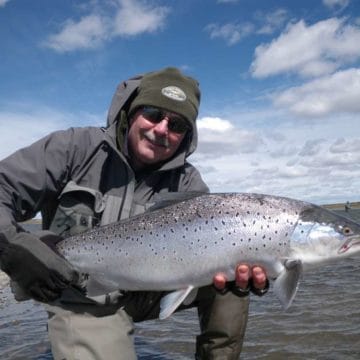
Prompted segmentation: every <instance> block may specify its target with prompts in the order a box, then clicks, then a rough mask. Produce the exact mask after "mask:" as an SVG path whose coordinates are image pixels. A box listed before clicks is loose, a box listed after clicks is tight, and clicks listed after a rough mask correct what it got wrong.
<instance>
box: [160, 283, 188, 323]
mask: <svg viewBox="0 0 360 360" xmlns="http://www.w3.org/2000/svg"><path fill="white" fill-rule="evenodd" d="M193 289H194V287H193V286H188V287H187V288H186V289H180V290H177V291H174V292H171V293H170V294H167V295H166V296H164V297H163V298H162V299H161V302H160V315H159V319H161V320H163V319H166V318H167V317H169V316H170V315H171V314H172V313H173V312H174V311H175V310H176V309H177V308H178V307H179V306H180V305H181V304H182V302H183V301H184V300H185V299H186V298H187V296H188V295H189V294H190V293H191V291H192V290H193Z"/></svg>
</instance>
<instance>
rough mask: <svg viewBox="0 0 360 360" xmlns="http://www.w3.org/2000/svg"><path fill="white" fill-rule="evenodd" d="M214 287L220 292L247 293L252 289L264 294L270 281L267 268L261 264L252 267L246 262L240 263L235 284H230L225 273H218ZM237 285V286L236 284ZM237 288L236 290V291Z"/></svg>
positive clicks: (257, 293)
mask: <svg viewBox="0 0 360 360" xmlns="http://www.w3.org/2000/svg"><path fill="white" fill-rule="evenodd" d="M213 284H214V287H215V288H216V289H217V290H218V291H220V292H227V291H228V290H232V291H233V292H234V293H237V294H239V295H240V294H242V295H243V296H244V295H247V294H248V293H249V291H250V290H251V291H252V292H254V293H255V294H256V295H260V296H261V295H264V294H265V293H266V292H267V290H268V288H269V281H268V279H267V277H266V273H265V270H264V269H263V268H262V267H260V266H256V265H255V266H253V267H252V268H250V267H249V266H248V265H246V264H239V265H238V266H237V268H236V271H235V284H233V285H232V286H229V283H228V279H227V278H226V276H225V275H224V274H221V273H219V274H216V275H215V276H214V278H213ZM234 285H235V286H234ZM234 290H235V291H234Z"/></svg>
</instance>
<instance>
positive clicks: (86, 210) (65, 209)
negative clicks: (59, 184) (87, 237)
mask: <svg viewBox="0 0 360 360" xmlns="http://www.w3.org/2000/svg"><path fill="white" fill-rule="evenodd" d="M104 207H105V201H104V197H103V195H102V194H101V193H100V192H99V191H97V190H94V189H91V188H87V187H84V186H79V185H77V184H76V183H75V182H73V181H71V182H69V183H68V184H67V185H66V186H65V188H64V190H63V191H62V193H61V194H60V196H59V206H58V208H57V210H56V212H55V216H54V219H53V221H52V223H51V225H50V229H49V230H50V231H53V232H55V233H56V234H59V235H61V236H63V237H68V236H71V235H76V234H79V233H82V232H84V231H86V230H89V229H91V228H93V227H94V226H95V225H98V224H99V222H100V218H101V213H102V212H103V210H104Z"/></svg>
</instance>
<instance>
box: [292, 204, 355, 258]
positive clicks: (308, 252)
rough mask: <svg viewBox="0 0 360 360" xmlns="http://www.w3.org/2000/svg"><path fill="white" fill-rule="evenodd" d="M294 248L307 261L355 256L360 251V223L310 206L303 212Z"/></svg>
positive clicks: (295, 235)
mask: <svg viewBox="0 0 360 360" xmlns="http://www.w3.org/2000/svg"><path fill="white" fill-rule="evenodd" d="M291 250H292V252H293V256H295V257H296V258H299V259H301V260H302V261H303V262H304V264H306V263H307V264H315V263H324V262H331V261H332V260H336V259H338V258H340V257H345V256H346V257H348V256H352V255H355V254H357V253H359V252H360V224H358V223H356V222H354V221H352V220H350V219H348V218H346V217H344V216H341V215H338V214H336V213H334V212H332V211H329V210H327V209H325V208H323V207H321V206H316V205H309V206H308V207H307V208H305V209H304V210H303V211H302V212H301V213H300V216H299V220H298V223H297V225H296V228H295V230H294V233H293V234H292V238H291Z"/></svg>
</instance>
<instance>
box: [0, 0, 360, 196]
mask: <svg viewBox="0 0 360 360" xmlns="http://www.w3.org/2000/svg"><path fill="white" fill-rule="evenodd" d="M0 41H1V52H0V78H1V81H0V143H1V146H0V158H3V157H5V156H7V155H9V154H10V153H11V152H12V151H14V150H16V149H18V148H20V147H23V146H25V145H28V144H30V143H31V142H33V141H34V140H36V139H39V138H40V137H42V136H44V135H46V134H47V133H48V132H50V131H54V130H57V129H65V128H68V127H70V126H86V125H96V126H102V125H104V124H105V122H106V113H107V109H108V106H109V103H110V100H111V97H112V94H113V92H114V90H115V88H116V86H117V84H118V83H119V82H121V81H122V80H124V79H126V78H128V77H130V76H133V75H135V74H138V73H142V72H146V71H151V70H157V69H160V68H162V67H165V66H177V67H180V68H181V69H182V70H183V71H184V72H186V73H187V74H189V75H191V76H193V77H195V78H197V79H198V80H199V82H200V85H201V89H202V104H201V109H200V114H199V119H198V127H199V136H200V141H199V148H198V151H197V152H196V153H195V154H193V155H192V156H191V158H190V161H191V162H192V163H194V164H195V165H196V166H197V167H198V168H199V169H200V170H201V172H202V174H203V177H204V179H205V180H206V181H207V183H208V184H209V186H210V188H211V191H214V192H215V191H222V192H228V191H239V192H261V193H268V194H275V195H284V196H290V197H294V198H298V199H303V200H308V201H312V202H315V203H329V202H338V201H341V202H342V201H344V202H345V201H348V200H349V201H359V200H360V193H359V189H360V124H359V113H360V61H359V60H360V2H359V1H355V0H311V1H310V0H309V1H307V0H303V1H295V0H293V1H290V0H287V1H280V0H278V1H272V0H257V1H254V0H232V1H231V0H227V1H226V0H222V1H220V0H182V1H176V0H167V1H166V0H157V1H155V0H147V1H145V0H102V1H100V0H88V1H85V0H84V1H80V0H78V1H68V0H61V1H59V0H58V1H55V0H54V1H48V0H36V1H32V0H22V1H20V0H0Z"/></svg>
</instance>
